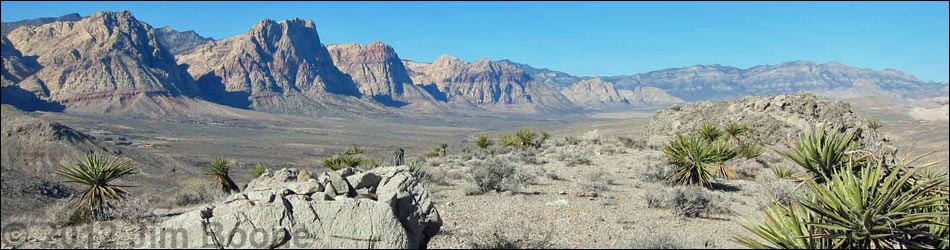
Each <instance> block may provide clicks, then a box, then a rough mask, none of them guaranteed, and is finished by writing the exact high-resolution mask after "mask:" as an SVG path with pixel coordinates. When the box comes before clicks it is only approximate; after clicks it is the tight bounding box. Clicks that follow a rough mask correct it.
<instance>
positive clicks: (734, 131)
mask: <svg viewBox="0 0 950 250" xmlns="http://www.w3.org/2000/svg"><path fill="white" fill-rule="evenodd" d="M723 132H724V133H725V135H726V136H728V137H729V139H730V140H732V141H733V142H735V143H736V144H740V143H741V142H742V137H743V136H745V135H747V134H749V133H751V132H752V129H749V126H746V125H741V124H739V123H736V122H730V123H729V124H726V128H725V129H724V130H723Z"/></svg>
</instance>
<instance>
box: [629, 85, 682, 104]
mask: <svg viewBox="0 0 950 250" xmlns="http://www.w3.org/2000/svg"><path fill="white" fill-rule="evenodd" d="M620 95H622V96H623V97H624V98H627V101H629V102H630V105H634V106H664V105H670V104H676V103H682V102H683V100H682V99H679V98H676V97H675V96H672V95H670V94H669V93H666V91H663V90H662V89H659V88H655V87H637V88H636V89H634V90H633V91H630V90H621V91H620Z"/></svg>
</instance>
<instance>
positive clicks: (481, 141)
mask: <svg viewBox="0 0 950 250" xmlns="http://www.w3.org/2000/svg"><path fill="white" fill-rule="evenodd" d="M493 144H495V142H493V141H492V140H491V139H489V138H488V136H487V135H479V136H478V139H475V145H477V146H478V147H479V148H481V149H487V148H488V147H491V145H493Z"/></svg>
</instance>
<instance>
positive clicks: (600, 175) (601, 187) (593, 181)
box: [577, 169, 614, 193]
mask: <svg viewBox="0 0 950 250" xmlns="http://www.w3.org/2000/svg"><path fill="white" fill-rule="evenodd" d="M577 184H578V186H579V187H580V188H581V190H582V191H584V192H587V193H591V192H602V191H607V190H608V189H610V185H612V184H614V183H613V180H612V179H611V178H610V174H608V173H607V172H606V171H604V170H603V169H597V170H594V171H592V172H590V173H587V174H585V175H584V178H583V179H582V180H581V181H580V182H578V183H577Z"/></svg>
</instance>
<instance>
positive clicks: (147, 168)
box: [0, 105, 197, 221]
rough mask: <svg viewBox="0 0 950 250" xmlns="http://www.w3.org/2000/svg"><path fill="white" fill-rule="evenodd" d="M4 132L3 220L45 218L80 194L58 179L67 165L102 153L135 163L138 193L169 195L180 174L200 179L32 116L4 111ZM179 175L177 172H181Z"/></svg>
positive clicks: (0, 158) (170, 163) (175, 165)
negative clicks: (53, 205) (58, 202)
mask: <svg viewBox="0 0 950 250" xmlns="http://www.w3.org/2000/svg"><path fill="white" fill-rule="evenodd" d="M2 112H3V120H2V128H3V129H2V131H0V138H2V140H0V144H2V146H0V148H2V149H3V150H2V151H0V152H2V154H0V170H2V174H3V176H4V178H0V183H2V188H0V195H2V199H0V203H2V204H3V210H0V213H2V216H3V218H4V220H5V221H6V219H7V216H9V215H14V214H20V215H22V214H33V215H36V214H37V213H39V214H42V212H43V210H44V209H45V208H46V207H47V205H49V204H50V203H51V202H53V201H56V200H61V199H64V198H67V197H68V196H69V195H70V194H72V193H73V192H74V191H75V190H74V189H73V188H71V187H70V186H68V185H64V184H62V183H60V181H62V177H60V176H57V175H56V171H58V170H59V169H60V168H61V166H63V164H65V163H66V162H68V161H73V160H78V159H80V158H81V157H82V156H83V155H85V154H87V153H92V152H97V153H102V154H107V155H114V156H118V157H122V158H123V159H127V160H130V161H131V163H130V164H131V165H132V166H134V167H136V168H138V169H139V172H138V173H137V174H136V175H135V177H133V178H134V179H135V181H136V183H137V186H136V187H134V188H132V189H133V191H137V192H141V191H149V192H155V191H156V190H166V189H168V188H170V187H172V186H174V185H175V183H174V181H173V180H178V179H176V178H174V176H176V175H177V174H182V175H194V174H197V173H196V172H195V171H194V170H193V169H192V168H188V167H184V166H186V165H185V164H183V163H181V162H178V161H176V160H174V159H171V158H167V157H164V156H157V155H151V154H147V153H143V152H140V151H138V150H137V149H134V148H124V147H118V146H114V145H112V144H108V143H106V142H103V141H102V140H99V139H97V138H95V137H93V136H90V135H87V134H84V133H82V132H79V131H76V130H74V129H72V128H70V127H68V126H66V125H63V124H60V123H56V122H50V121H47V120H45V119H43V118H38V117H35V116H33V115H31V114H27V113H23V112H20V111H19V110H17V109H15V108H13V107H11V106H8V105H3V106H2ZM176 169H177V171H176Z"/></svg>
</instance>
